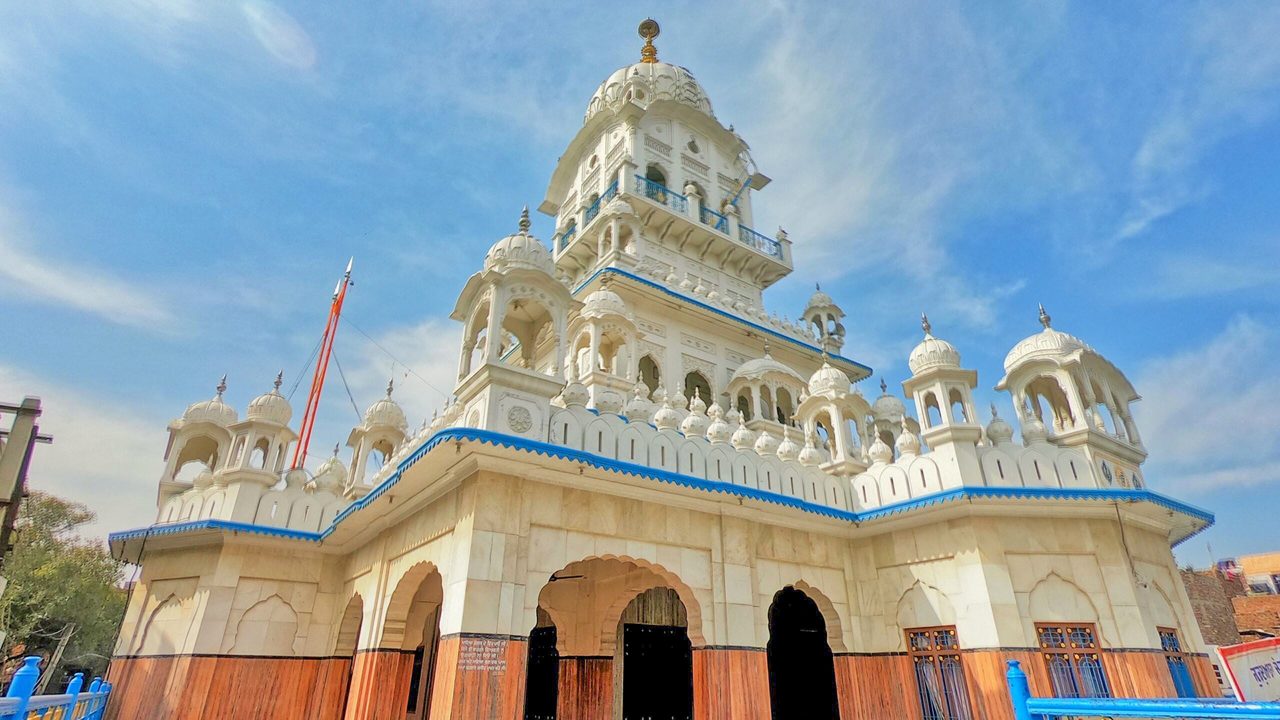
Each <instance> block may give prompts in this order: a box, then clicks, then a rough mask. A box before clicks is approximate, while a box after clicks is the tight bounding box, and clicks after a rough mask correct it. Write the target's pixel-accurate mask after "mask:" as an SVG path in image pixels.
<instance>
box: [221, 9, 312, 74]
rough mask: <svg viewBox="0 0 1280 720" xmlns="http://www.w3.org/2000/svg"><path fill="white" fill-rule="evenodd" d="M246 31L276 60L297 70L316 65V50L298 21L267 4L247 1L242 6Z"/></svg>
mask: <svg viewBox="0 0 1280 720" xmlns="http://www.w3.org/2000/svg"><path fill="white" fill-rule="evenodd" d="M240 7H241V10H243V12H244V16H245V19H246V20H248V21H249V28H250V29H251V30H253V35H254V37H256V38H257V39H258V42H259V43H261V44H262V47H263V48H265V49H266V50H267V52H269V53H271V55H272V56H274V57H275V58H276V59H277V60H279V61H280V62H282V63H284V64H285V65H289V66H290V67H295V68H298V69H300V70H307V69H310V68H311V67H312V66H314V65H315V64H316V48H315V44H314V43H312V42H311V37H310V36H309V35H307V31H306V30H303V29H302V26H301V25H299V24H298V21H297V20H294V19H293V16H291V15H290V14H289V13H287V12H285V11H284V10H282V9H281V8H280V7H278V6H277V5H275V4H274V3H271V2H268V0H246V2H244V3H243V4H242V5H241V6H240Z"/></svg>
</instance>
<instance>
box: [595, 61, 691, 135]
mask: <svg viewBox="0 0 1280 720" xmlns="http://www.w3.org/2000/svg"><path fill="white" fill-rule="evenodd" d="M661 100H670V101H674V102H678V103H681V104H683V105H688V106H689V107H691V108H693V109H694V110H697V111H698V112H701V113H705V114H706V115H709V116H711V117H713V118H714V117H715V116H716V115H715V113H714V112H713V111H712V110H711V100H710V98H708V97H707V93H706V91H705V90H703V89H702V85H701V84H699V83H698V81H697V80H695V79H694V77H693V73H691V72H689V70H688V69H687V68H682V67H680V66H679V65H672V64H670V63H664V62H638V63H636V64H634V65H628V66H626V67H623V68H618V69H617V70H615V71H613V74H612V75H610V76H609V77H608V78H607V79H606V80H605V81H604V82H603V83H600V87H598V88H596V92H595V94H594V95H592V96H591V101H590V102H589V103H587V114H586V117H585V118H583V122H586V121H589V120H590V119H591V118H593V117H595V116H596V114H598V113H600V112H601V111H603V110H605V109H608V108H617V107H621V106H622V105H623V104H625V103H628V102H633V103H635V104H637V105H639V106H640V107H642V108H647V107H649V105H650V104H651V103H654V102H658V101H661Z"/></svg>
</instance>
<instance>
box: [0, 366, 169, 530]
mask: <svg viewBox="0 0 1280 720" xmlns="http://www.w3.org/2000/svg"><path fill="white" fill-rule="evenodd" d="M26 395H36V396H38V397H39V398H40V400H41V404H42V406H43V407H42V411H43V413H42V415H41V416H40V420H39V424H40V431H41V432H42V433H47V434H50V435H52V436H53V444H51V445H36V447H35V450H34V451H33V454H32V459H31V468H30V471H29V472H28V474H27V479H28V487H30V488H31V489H34V490H43V491H46V492H50V493H53V494H54V495H58V496H59V497H63V498H66V499H68V500H74V501H76V502H80V503H84V504H85V505H88V506H89V508H90V509H92V510H93V511H94V512H95V513H97V514H98V519H97V521H96V522H95V523H93V524H92V525H91V526H89V527H87V528H85V529H84V531H83V532H84V534H85V536H86V537H105V536H106V534H107V533H109V532H114V531H116V530H125V529H129V528H134V527H141V526H145V525H149V524H150V523H151V522H152V521H154V520H155V514H156V508H155V494H156V483H157V482H158V481H159V479H160V474H161V473H162V472H163V470H164V461H163V456H164V446H165V439H166V435H165V420H164V419H162V418H161V417H159V416H157V415H154V414H151V413H149V412H147V411H145V410H143V409H141V408H138V407H135V406H133V405H132V404H131V403H130V401H129V400H127V399H125V398H120V397H113V396H110V395H107V394H105V393H98V392H86V391H83V390H80V389H77V388H72V387H67V386H64V385H59V384H55V383H51V382H48V381H46V380H44V379H42V378H40V377H39V376H36V375H32V374H30V373H27V372H24V371H22V370H20V369H18V368H14V367H11V366H5V365H0V398H3V399H4V400H6V401H9V402H13V401H17V400H21V399H22V398H23V397H24V396H26ZM8 422H9V417H8V416H6V418H5V423H6V424H7V423H8Z"/></svg>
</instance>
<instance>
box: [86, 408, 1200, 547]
mask: <svg viewBox="0 0 1280 720" xmlns="http://www.w3.org/2000/svg"><path fill="white" fill-rule="evenodd" d="M445 442H480V443H485V444H488V445H495V446H498V447H509V448H513V449H516V450H521V451H525V452H532V453H535V454H537V455H545V456H547V457H552V458H557V459H560V460H569V461H577V462H581V463H585V464H587V465H590V466H592V467H596V468H599V469H601V470H606V471H610V472H616V473H619V474H622V475H631V476H636V477H643V478H647V479H650V480H658V481H660V482H668V483H672V484H673V485H680V486H683V487H689V488H694V489H696V490H703V491H706V492H718V493H725V494H728V495H735V496H738V497H744V498H750V499H752V500H759V501H762V502H768V503H773V504H775V505H783V506H786V507H792V508H796V509H798V510H802V511H805V512H810V513H813V514H815V515H821V516H824V517H829V518H834V519H836V520H845V521H848V522H852V523H864V522H868V521H871V520H878V519H881V518H886V517H891V516H893V515H900V514H902V513H905V512H910V511H912V510H915V509H917V508H923V507H930V506H933V505H941V504H943V503H947V502H951V501H956V500H966V499H975V498H1001V499H1017V498H1027V499H1038V500H1044V499H1050V500H1095V501H1107V502H1121V501H1123V502H1150V503H1154V504H1155V505H1159V506H1160V507H1163V508H1165V509H1167V510H1170V511H1173V512H1177V513H1182V514H1184V515H1188V516H1190V517H1193V518H1195V519H1197V520H1202V521H1204V522H1205V523H1206V524H1205V525H1204V527H1201V528H1200V529H1198V530H1196V531H1195V532H1193V533H1191V534H1190V535H1188V536H1187V537H1185V538H1182V539H1181V540H1179V541H1178V542H1177V543H1175V544H1174V545H1175V547H1176V546H1177V545H1178V544H1181V543H1183V542H1186V541H1187V540H1189V539H1191V538H1192V537H1194V536H1195V535H1197V534H1199V533H1200V532H1202V531H1203V530H1205V529H1206V528H1208V527H1209V526H1210V525H1212V524H1213V523H1214V516H1213V513H1211V512H1209V511H1207V510H1203V509H1201V508H1198V507H1195V506H1194V505H1189V504H1187V503H1184V502H1181V501H1178V500H1174V499H1173V498H1171V497H1168V496H1165V495H1161V494H1160V493H1157V492H1153V491H1151V490H1145V489H1124V488H1044V487H1036V488H1028V487H959V488H952V489H950V490H944V491H942V492H940V493H935V494H933V495H928V496H925V497H921V498H915V499H912V500H907V501H905V502H900V503H894V504H892V505H886V506H884V507H880V508H876V509H874V510H868V511H865V512H861V513H859V512H854V511H851V510H840V509H837V508H832V507H827V506H825V505H818V504H816V503H811V502H808V501H805V500H801V499H799V498H794V497H791V496H789V495H780V494H778V493H773V492H769V491H767V490H760V489H758V488H752V487H746V486H743V485H734V484H733V483H726V482H720V481H716V480H705V479H703V478H696V477H692V476H689V475H682V474H680V473H676V472H671V471H670V470H663V469H661V468H652V467H648V466H647V465H639V464H636V463H630V462H625V461H622V460H615V459H613V458H606V457H601V456H599V455H594V454H592V453H589V452H586V451H583V450H576V449H574V448H569V447H564V446H561V445H553V444H551V443H546V442H541V441H539V440H530V439H528V438H522V437H519V436H516V435H507V434H504V433H499V432H494V431H492V430H481V429H478V428H444V429H442V430H440V431H438V432H436V433H435V434H434V435H432V436H431V437H430V438H428V439H427V440H425V441H424V442H423V443H422V445H420V446H418V448H417V449H416V450H414V451H413V452H412V453H410V454H409V456H408V457H406V458H405V459H404V460H401V461H400V464H399V465H397V466H396V469H395V471H393V472H392V473H391V474H390V475H388V476H387V479H386V480H383V481H382V482H381V483H379V484H378V485H377V487H375V488H373V489H372V490H370V491H369V494H367V495H365V496H364V497H362V498H360V499H359V500H356V501H355V502H353V503H351V504H350V505H348V506H347V507H346V508H343V510H342V512H340V513H338V515H337V516H336V517H334V519H333V522H331V523H330V524H329V527H327V528H325V529H324V530H321V531H319V532H312V531H308V530H290V529H288V528H278V527H271V526H269V525H255V524H253V523H244V522H236V521H232V520H212V519H208V520H192V521H188V522H178V523H167V524H156V525H151V526H149V527H145V528H137V529H133V530H122V531H120V532H114V533H111V534H110V535H109V536H108V539H109V541H110V542H117V541H125V540H133V539H136V538H141V537H150V536H154V535H173V534H177V533H183V532H192V531H197V530H230V531H235V532H244V533H251V534H256V535H270V536H274V537H283V538H290V539H295V540H309V541H312V542H319V541H321V540H324V539H325V538H326V537H328V536H329V535H330V534H331V533H332V532H333V531H334V529H336V528H337V527H338V525H339V523H341V522H342V521H343V520H345V519H346V518H347V517H349V516H350V515H352V514H353V513H356V512H359V511H360V510H362V509H364V508H365V507H368V506H369V505H371V504H373V502H374V501H376V500H377V499H378V498H379V497H382V495H384V494H385V493H386V492H387V491H388V490H390V489H391V488H392V487H394V486H395V485H396V483H398V482H399V481H400V477H401V476H402V475H403V474H404V472H405V471H406V470H408V469H409V468H411V467H413V466H414V465H415V464H417V462H418V461H419V460H421V459H422V458H423V457H424V456H425V455H426V454H427V453H429V452H431V450H433V449H434V448H435V447H436V446H438V445H440V444H441V443H445Z"/></svg>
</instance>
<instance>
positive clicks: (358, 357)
mask: <svg viewBox="0 0 1280 720" xmlns="http://www.w3.org/2000/svg"><path fill="white" fill-rule="evenodd" d="M361 329H362V330H363V328H361ZM352 331H354V332H352ZM366 332H369V337H366V336H365V335H364V334H363V333H361V332H360V331H359V330H355V329H354V328H351V329H350V330H348V331H347V334H346V338H347V341H346V347H348V348H358V350H355V351H347V352H346V354H348V355H353V356H354V358H353V362H354V365H353V367H352V368H350V369H349V370H348V379H349V380H350V381H351V385H352V392H353V393H354V394H355V396H356V400H357V402H359V403H361V404H363V405H368V404H369V403H372V402H373V401H374V400H376V399H377V398H379V397H381V396H382V392H383V389H384V388H385V387H386V385H387V380H388V379H389V378H394V379H395V383H396V391H395V398H396V401H397V402H399V403H400V406H401V407H403V408H404V410H405V414H406V415H407V416H408V418H409V423H410V425H412V426H415V427H416V424H417V423H420V422H422V421H423V420H424V419H426V418H429V417H431V413H432V412H434V411H435V410H437V409H440V408H442V407H443V406H444V403H445V401H446V399H447V397H448V396H449V395H450V394H451V393H452V392H453V388H454V385H456V384H457V383H456V381H457V373H458V348H459V347H460V346H461V338H462V330H461V326H460V325H458V323H455V322H454V321H452V320H450V319H449V318H446V317H428V318H426V319H424V320H422V321H421V322H418V323H416V324H413V325H406V326H401V327H393V328H387V329H383V330H381V331H371V332H370V331H367V330H366ZM363 409H364V408H363V407H361V410H363Z"/></svg>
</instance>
